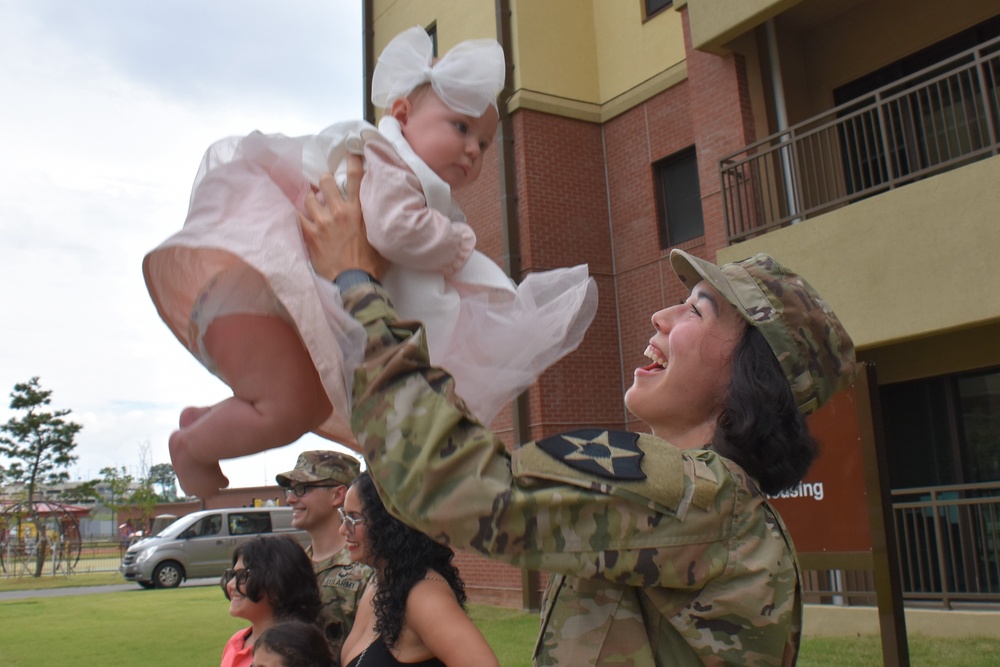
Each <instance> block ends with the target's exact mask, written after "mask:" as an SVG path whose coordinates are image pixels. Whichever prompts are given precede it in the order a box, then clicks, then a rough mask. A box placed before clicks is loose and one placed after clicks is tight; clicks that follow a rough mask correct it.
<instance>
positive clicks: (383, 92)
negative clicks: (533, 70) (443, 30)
mask: <svg viewBox="0 0 1000 667" xmlns="http://www.w3.org/2000/svg"><path fill="white" fill-rule="evenodd" d="M433 48H434V47H433V45H432V44H431V38H430V36H428V34H427V32H426V31H425V30H424V29H423V28H421V27H420V26H416V27H414V28H410V29H409V30H405V31H404V32H401V33H400V34H398V35H396V36H395V37H393V39H392V41H391V42H389V44H388V45H387V46H386V47H385V50H384V51H382V55H380V56H379V58H378V63H377V64H376V65H375V72H374V73H373V74H372V103H373V104H375V105H376V106H378V107H380V108H382V109H387V108H389V107H390V106H391V105H392V103H393V102H394V101H395V100H397V99H399V98H401V97H406V96H407V95H409V94H410V93H411V92H413V89H414V88H416V87H417V86H419V85H420V84H422V83H427V82H430V84H431V86H432V87H433V88H434V92H435V93H437V96H438V97H440V98H441V101H442V102H444V103H445V104H446V105H448V108H450V109H451V110H452V111H455V112H458V113H461V114H465V115H466V116H473V117H475V118H478V117H480V116H482V115H483V114H484V113H486V109H487V108H489V107H490V106H491V105H493V106H496V96H497V93H499V92H500V90H502V89H503V80H504V57H503V49H502V48H500V45H499V44H497V43H496V41H495V40H492V39H472V40H469V41H466V42H462V43H460V44H458V45H457V46H455V48H453V49H451V50H450V51H448V53H446V54H445V55H444V57H443V58H440V59H439V60H438V61H437V62H436V63H435V62H433V60H434V58H433Z"/></svg>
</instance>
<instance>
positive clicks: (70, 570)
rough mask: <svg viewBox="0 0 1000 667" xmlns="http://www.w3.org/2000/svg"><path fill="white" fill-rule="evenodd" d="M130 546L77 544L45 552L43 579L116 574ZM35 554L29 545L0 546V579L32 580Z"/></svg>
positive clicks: (17, 542) (93, 543)
mask: <svg viewBox="0 0 1000 667" xmlns="http://www.w3.org/2000/svg"><path fill="white" fill-rule="evenodd" d="M127 548H128V545H127V544H122V543H121V542H118V541H115V542H77V543H76V544H74V545H73V548H72V549H60V548H58V547H54V548H50V549H47V550H46V555H45V561H44V565H43V567H42V576H56V575H70V574H94V573H98V572H117V571H118V568H119V566H120V565H121V562H122V557H123V556H124V555H125V550H126V549H127ZM35 555H36V552H35V550H34V545H33V544H32V543H31V542H27V541H6V542H4V543H3V544H2V545H0V578H14V577H31V576H33V574H34V572H35V567H36V561H35Z"/></svg>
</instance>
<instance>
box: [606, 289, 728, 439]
mask: <svg viewBox="0 0 1000 667" xmlns="http://www.w3.org/2000/svg"><path fill="white" fill-rule="evenodd" d="M652 321H653V328H654V329H655V333H654V334H653V337H652V338H650V340H649V346H648V347H647V348H646V356H647V357H649V358H650V359H651V360H652V363H651V364H649V365H648V366H645V367H643V368H637V369H636V370H635V374H634V376H633V381H632V387H631V388H630V389H629V390H628V392H626V394H625V405H626V406H627V407H628V409H629V411H631V412H632V414H634V415H635V416H636V417H638V418H639V419H641V420H643V421H644V422H646V423H647V424H648V425H649V426H650V428H651V429H652V431H653V433H654V434H655V435H657V436H659V437H661V438H664V439H665V440H668V441H670V442H672V443H674V444H675V445H677V446H678V447H682V448H691V447H701V446H704V445H706V444H708V442H710V441H711V438H712V435H714V433H715V422H716V419H717V418H718V415H719V412H720V410H721V409H722V402H723V399H724V398H725V396H726V392H727V391H728V389H729V382H730V378H731V375H732V369H731V366H732V357H733V350H735V348H736V344H737V342H738V341H739V339H740V337H741V336H742V334H743V330H744V328H745V327H746V326H747V324H746V322H745V321H744V320H743V318H741V317H740V315H739V313H738V312H737V311H736V309H735V308H733V307H732V306H731V305H730V304H729V303H728V302H727V301H726V300H725V299H724V298H723V297H722V295H721V294H719V292H718V291H717V290H716V289H715V288H714V287H712V286H711V285H710V284H708V283H707V282H705V281H702V282H700V283H698V284H697V285H695V287H694V289H693V290H692V291H691V294H690V295H689V296H688V298H687V300H685V301H684V302H683V303H680V304H678V305H676V306H671V307H669V308H664V309H663V310H660V311H658V312H656V313H654V314H653V317H652Z"/></svg>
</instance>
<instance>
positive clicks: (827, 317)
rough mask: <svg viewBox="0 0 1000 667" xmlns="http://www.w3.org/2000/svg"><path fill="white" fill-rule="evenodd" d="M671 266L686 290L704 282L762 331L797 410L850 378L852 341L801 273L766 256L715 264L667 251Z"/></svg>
mask: <svg viewBox="0 0 1000 667" xmlns="http://www.w3.org/2000/svg"><path fill="white" fill-rule="evenodd" d="M670 264H671V266H672V267H673V269H674V272H675V273H676V274H677V277H678V278H680V279H681V282H683V283H684V284H685V285H686V286H687V288H688V289H692V288H694V286H695V285H696V284H697V283H698V282H700V281H701V280H702V279H704V280H706V281H708V283H709V284H710V285H712V287H714V288H715V289H717V290H718V291H719V293H720V294H722V296H723V297H724V298H725V299H726V301H728V302H729V303H731V304H732V305H733V306H735V307H736V310H738V311H739V313H740V314H741V315H742V316H743V318H744V319H746V321H747V322H749V323H750V324H751V325H752V326H754V327H756V328H757V330H758V331H760V332H761V333H762V334H763V335H764V339H765V340H767V344H768V345H769V346H770V347H771V351H772V352H774V356H775V357H777V358H778V362H779V363H780V364H781V369H782V370H783V371H784V372H785V378H786V379H787V380H788V384H789V385H790V386H791V388H792V394H793V395H794V396H795V402H796V404H797V405H798V406H799V412H801V413H802V414H804V415H808V414H810V413H812V412H814V411H815V410H817V409H818V408H819V407H820V406H821V405H823V404H824V403H826V401H827V400H829V398H830V397H831V396H833V395H834V394H836V393H837V392H838V391H840V390H841V389H843V388H845V387H847V386H848V385H849V384H851V382H852V381H853V380H854V372H855V361H854V343H853V342H852V341H851V337H850V336H848V335H847V332H846V331H845V330H844V326H843V325H842V324H841V323H840V320H839V319H838V318H837V316H836V315H835V314H834V312H833V310H831V308H830V306H829V305H827V303H826V301H824V300H823V298H822V297H821V296H820V295H819V294H818V293H817V292H816V290H814V289H813V288H812V286H811V285H810V284H809V283H807V282H806V281H805V279H804V278H802V276H800V275H798V274H796V273H793V272H792V271H789V270H788V269H786V268H785V267H783V266H781V264H779V263H778V262H777V261H776V260H775V259H774V258H773V257H771V256H770V255H766V254H764V253H760V254H759V255H754V256H753V257H750V258H748V259H744V260H740V261H739V262H734V263H732V264H724V265H722V266H716V265H715V264H712V263H711V262H708V261H705V260H704V259H701V258H699V257H695V256H694V255H691V254H688V253H686V252H684V251H683V250H672V251H670Z"/></svg>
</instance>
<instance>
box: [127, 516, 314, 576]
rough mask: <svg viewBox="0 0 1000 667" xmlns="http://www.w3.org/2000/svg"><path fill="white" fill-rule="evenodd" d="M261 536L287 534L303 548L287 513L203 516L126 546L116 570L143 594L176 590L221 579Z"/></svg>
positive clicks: (178, 522) (303, 539)
mask: <svg viewBox="0 0 1000 667" xmlns="http://www.w3.org/2000/svg"><path fill="white" fill-rule="evenodd" d="M267 533H287V534H289V535H292V536H293V537H295V538H296V539H297V540H298V541H299V542H300V543H302V545H303V546H305V545H307V544H308V543H309V534H308V533H306V532H305V531H302V530H295V529H294V528H292V509H291V508H290V507H260V508H252V507H241V508H232V509H216V510H204V511H201V512H193V513H191V514H188V515H187V516H183V517H181V518H179V519H177V520H176V521H174V522H173V523H171V524H170V525H168V526H167V527H166V528H164V529H163V530H162V531H160V532H159V533H158V534H156V535H155V536H154V537H148V538H144V539H142V540H140V541H139V542H137V543H135V544H133V545H132V546H130V547H129V548H128V551H127V552H125V557H124V558H123V559H122V564H121V568H120V569H121V572H122V574H124V575H125V578H126V579H128V580H129V581H134V582H136V583H137V584H139V585H140V586H142V587H143V588H176V587H177V586H180V584H181V582H182V581H184V580H185V579H196V578H199V577H221V576H222V573H223V572H225V570H226V568H228V567H231V566H232V558H233V551H235V550H236V547H237V546H239V545H240V544H242V543H243V542H245V541H247V540H249V539H250V538H252V537H254V536H255V535H261V534H267Z"/></svg>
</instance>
